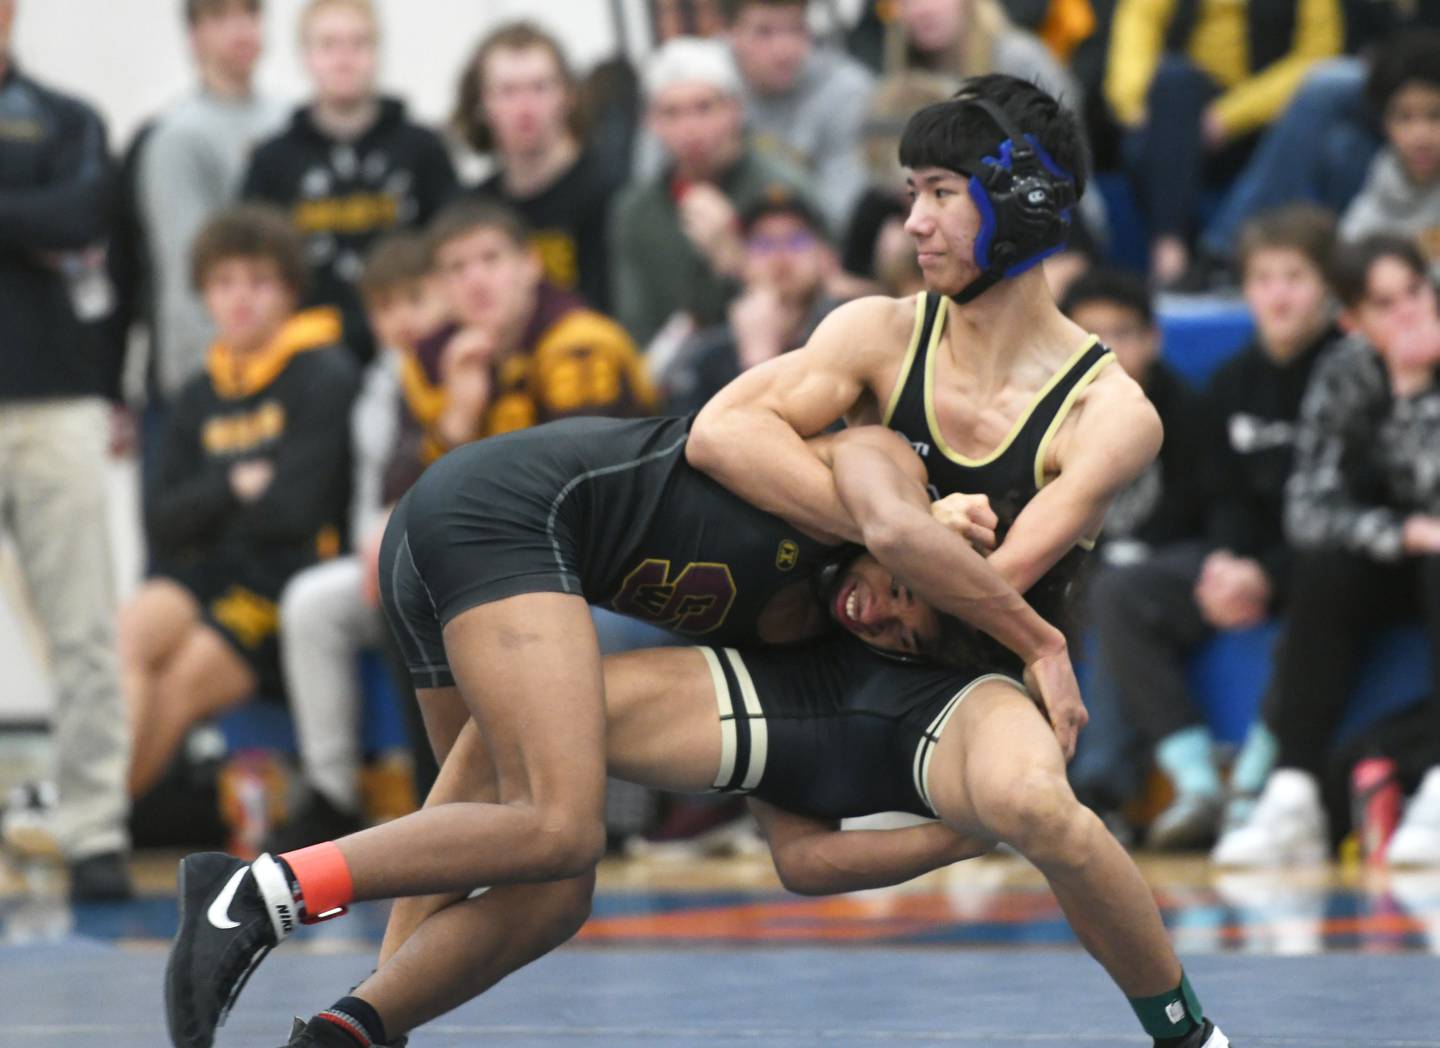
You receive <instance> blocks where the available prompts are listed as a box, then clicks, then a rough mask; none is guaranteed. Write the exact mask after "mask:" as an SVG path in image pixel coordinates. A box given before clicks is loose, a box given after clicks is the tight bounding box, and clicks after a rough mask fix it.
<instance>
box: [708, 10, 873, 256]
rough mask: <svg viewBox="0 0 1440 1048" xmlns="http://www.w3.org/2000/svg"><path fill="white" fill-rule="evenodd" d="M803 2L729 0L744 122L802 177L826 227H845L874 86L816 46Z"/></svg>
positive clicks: (847, 62) (859, 183) (857, 69)
mask: <svg viewBox="0 0 1440 1048" xmlns="http://www.w3.org/2000/svg"><path fill="white" fill-rule="evenodd" d="M807 6H808V4H807V2H806V0H727V2H726V4H725V8H726V17H727V20H728V22H729V26H730V50H731V53H732V54H733V55H734V57H735V66H736V68H737V69H738V70H739V73H740V80H741V82H742V84H743V100H744V104H745V116H746V121H747V123H748V125H749V128H750V134H751V138H752V140H753V142H754V144H755V146H756V148H758V149H760V150H761V151H762V152H768V153H774V154H776V155H778V156H780V157H781V158H783V159H784V160H785V161H786V162H787V163H789V164H791V165H793V166H794V167H796V168H797V169H799V170H802V171H804V172H806V174H808V175H809V177H810V179H811V185H812V186H813V194H814V197H815V201H816V203H817V204H819V205H820V207H821V209H822V210H823V212H824V214H825V218H826V221H827V222H828V223H829V225H830V228H831V229H832V230H834V231H836V232H839V231H840V230H843V229H844V228H845V223H846V221H847V220H848V219H849V217H850V212H851V210H852V209H853V208H854V206H855V201H856V200H857V199H858V197H859V196H860V193H861V191H862V190H863V188H864V185H865V171H864V168H863V167H862V166H861V163H860V157H859V154H858V151H857V148H856V147H857V146H858V144H859V138H860V122H861V119H862V118H863V117H864V114H865V105H866V102H867V101H868V100H869V97H870V92H871V90H872V89H873V87H874V81H873V80H872V78H871V76H870V73H869V72H868V71H867V70H866V69H865V68H864V66H862V65H860V63H858V62H856V61H855V60H854V59H853V58H851V57H850V56H849V55H847V54H845V53H844V52H840V51H834V50H831V49H829V48H823V47H816V46H815V41H814V40H813V39H812V37H811V33H810V26H809V24H808V22H807V20H806V8H807Z"/></svg>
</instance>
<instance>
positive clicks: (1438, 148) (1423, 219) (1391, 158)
mask: <svg viewBox="0 0 1440 1048" xmlns="http://www.w3.org/2000/svg"><path fill="white" fill-rule="evenodd" d="M1368 92H1369V95H1370V101H1371V104H1372V105H1373V106H1374V107H1375V110H1376V112H1378V113H1379V114H1380V118H1381V121H1382V123H1383V125H1384V128H1385V140H1386V145H1385V148H1384V149H1382V150H1381V151H1380V154H1379V155H1378V156H1377V157H1376V158H1375V161H1374V163H1372V164H1371V166H1370V173H1369V175H1368V176H1366V179H1365V186H1364V188H1363V189H1361V191H1360V195H1359V196H1357V197H1356V198H1355V199H1354V201H1352V202H1351V204H1350V207H1349V208H1348V209H1346V211H1345V216H1344V218H1343V219H1341V222H1340V235H1341V237H1342V238H1344V239H1345V240H1359V239H1361V238H1363V237H1366V236H1370V235H1371V234H1375V233H1390V234H1394V235H1397V236H1405V237H1410V238H1412V239H1415V240H1417V241H1419V243H1420V246H1421V248H1422V249H1423V250H1424V252H1425V255H1426V257H1427V258H1428V259H1429V260H1430V269H1431V272H1432V273H1433V274H1440V31H1435V30H1427V31H1424V32H1412V33H1407V34H1406V35H1405V36H1404V37H1401V38H1399V39H1397V40H1395V41H1393V42H1392V43H1390V44H1389V45H1388V46H1386V47H1385V48H1384V50H1382V51H1381V52H1380V54H1379V55H1377V56H1376V59H1375V65H1374V67H1373V69H1372V70H1371V73H1370V81H1369V84H1368Z"/></svg>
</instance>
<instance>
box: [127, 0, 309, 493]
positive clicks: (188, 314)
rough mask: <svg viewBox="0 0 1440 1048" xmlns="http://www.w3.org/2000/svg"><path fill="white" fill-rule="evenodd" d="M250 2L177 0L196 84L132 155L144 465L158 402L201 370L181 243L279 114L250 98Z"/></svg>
mask: <svg viewBox="0 0 1440 1048" xmlns="http://www.w3.org/2000/svg"><path fill="white" fill-rule="evenodd" d="M260 18H261V3H260V0H186V2H185V21H186V24H187V25H188V26H189V32H190V50H191V54H192V55H193V57H194V61H195V68H196V71H197V72H198V73H199V77H200V84H199V88H198V90H196V91H195V92H194V93H193V94H191V95H190V96H189V97H187V98H185V99H183V100H182V101H180V102H179V103H177V104H176V105H175V106H174V107H172V108H171V109H169V110H167V111H166V112H164V113H162V114H161V115H160V116H159V117H157V118H156V120H155V123H154V126H153V130H152V131H151V132H150V134H149V137H148V138H147V139H146V141H145V143H144V144H143V145H142V146H141V147H140V154H139V156H138V160H137V163H138V171H137V181H138V187H137V188H138V198H139V199H138V204H139V212H140V219H141V225H142V226H143V229H144V238H145V243H146V246H147V248H148V252H149V270H150V279H151V282H152V285H153V288H154V294H155V299H156V300H155V306H154V317H153V329H152V331H151V347H152V349H151V352H152V358H151V362H150V381H149V391H150V405H149V409H148V413H147V420H146V426H145V437H146V438H147V439H146V456H145V457H146V461H147V463H148V464H149V465H151V466H153V464H154V461H155V458H156V456H157V454H158V451H159V447H160V438H161V435H162V432H163V429H164V407H165V405H167V404H168V403H169V402H170V401H171V400H172V399H173V398H174V397H175V395H176V394H177V393H179V391H180V389H181V388H182V387H183V386H184V385H185V384H186V383H187V382H189V381H190V380H191V379H192V378H194V377H195V375H197V374H198V373H199V372H200V371H201V370H203V369H204V366H205V350H206V348H207V347H208V346H209V345H210V341H211V339H212V337H213V334H214V331H213V328H212V327H211V326H210V319H209V317H207V316H206V314H205V306H204V303H202V302H201V301H200V296H199V295H198V294H197V293H196V291H195V288H194V286H193V285H192V284H191V282H190V246H191V244H192V243H194V241H195V234H197V233H198V232H199V231H200V227H201V226H203V225H204V224H205V222H206V221H207V220H208V219H209V218H210V216H211V215H212V214H214V213H215V212H216V211H218V210H220V209H221V208H222V207H224V206H225V205H227V204H229V203H231V202H232V201H233V200H234V199H235V197H236V195H237V194H238V192H239V190H240V183H241V180H242V179H243V178H244V175H245V166H246V164H247V163H248V162H249V160H250V151H251V149H252V148H253V147H254V145H255V144H256V142H258V141H260V140H261V139H263V138H264V137H266V136H267V135H269V134H271V133H273V132H274V131H275V130H277V129H278V128H279V127H280V126H281V124H282V123H283V122H284V119H285V108H284V106H283V105H282V104H281V103H280V102H279V101H278V100H275V99H270V98H266V97H265V96H263V95H260V94H257V93H256V91H255V85H254V75H255V64H256V62H258V61H259V59H260V51H261V48H262V46H263V35H262V31H261V25H260Z"/></svg>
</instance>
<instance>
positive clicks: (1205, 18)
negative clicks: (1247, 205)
mask: <svg viewBox="0 0 1440 1048" xmlns="http://www.w3.org/2000/svg"><path fill="white" fill-rule="evenodd" d="M1342 32H1343V20H1342V18H1341V12H1340V4H1339V0H1246V2H1245V3H1244V4H1242V5H1239V6H1238V7H1237V5H1235V4H1230V3H1226V2H1223V0H1192V2H1191V3H1188V4H1179V5H1170V6H1167V5H1164V4H1157V3H1154V2H1153V0H1120V3H1119V6H1118V7H1117V8H1116V10H1115V21H1114V25H1113V27H1112V30H1111V35H1110V61H1109V67H1108V70H1107V73H1106V78H1105V95H1106V99H1107V100H1108V101H1109V103H1110V107H1111V109H1112V111H1113V112H1114V114H1115V117H1116V119H1117V120H1119V121H1120V123H1121V125H1122V126H1123V127H1125V128H1126V129H1127V130H1128V132H1129V134H1128V136H1127V140H1126V143H1125V151H1126V155H1127V166H1129V168H1130V169H1131V171H1132V173H1133V175H1134V177H1135V179H1136V181H1137V183H1138V188H1139V191H1140V197H1141V201H1142V204H1143V209H1144V211H1145V215H1146V218H1147V220H1148V223H1149V232H1150V248H1151V257H1150V272H1151V276H1152V277H1153V278H1154V279H1155V280H1156V281H1157V282H1159V283H1160V284H1162V285H1167V286H1168V285H1172V284H1175V283H1177V282H1179V281H1180V280H1181V279H1182V278H1183V277H1184V276H1185V274H1186V272H1187V270H1188V269H1189V267H1190V249H1189V243H1190V240H1189V238H1190V235H1191V233H1192V232H1193V230H1192V228H1191V227H1192V225H1193V223H1194V221H1195V218H1196V213H1197V208H1198V206H1199V198H1200V190H1201V188H1202V186H1204V185H1220V184H1223V183H1224V182H1225V181H1227V180H1228V179H1230V178H1232V177H1233V176H1234V175H1235V174H1236V173H1237V172H1238V171H1239V169H1240V167H1241V165H1242V164H1243V163H1244V161H1245V158H1246V156H1247V155H1248V154H1249V152H1250V150H1251V148H1252V147H1253V144H1254V139H1255V135H1256V133H1257V132H1258V131H1260V130H1261V129H1262V128H1263V127H1264V126H1265V125H1266V124H1268V123H1270V121H1271V120H1273V119H1274V118H1275V117H1276V116H1277V115H1278V114H1279V113H1280V111H1281V110H1282V109H1283V108H1284V107H1285V105H1286V103H1287V102H1289V100H1290V96H1291V95H1292V94H1294V92H1295V89H1296V87H1297V86H1298V85H1299V83H1300V80H1301V78H1302V77H1303V76H1304V75H1305V72H1306V71H1307V70H1308V69H1309V68H1310V66H1311V65H1312V64H1313V63H1314V62H1316V61H1318V60H1319V59H1322V58H1325V57H1327V56H1329V55H1333V54H1335V53H1336V52H1338V51H1339V50H1340V44H1341V36H1342Z"/></svg>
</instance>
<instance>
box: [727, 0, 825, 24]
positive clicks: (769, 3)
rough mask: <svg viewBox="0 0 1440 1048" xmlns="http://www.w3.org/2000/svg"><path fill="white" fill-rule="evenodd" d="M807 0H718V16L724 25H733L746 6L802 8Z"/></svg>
mask: <svg viewBox="0 0 1440 1048" xmlns="http://www.w3.org/2000/svg"><path fill="white" fill-rule="evenodd" d="M807 4H808V0H720V16H721V17H722V18H724V19H725V24H726V25H734V24H735V23H736V21H738V20H739V18H740V16H741V15H742V14H744V12H745V9H746V8H747V7H798V8H800V9H801V10H804V9H805V8H806V6H807Z"/></svg>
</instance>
